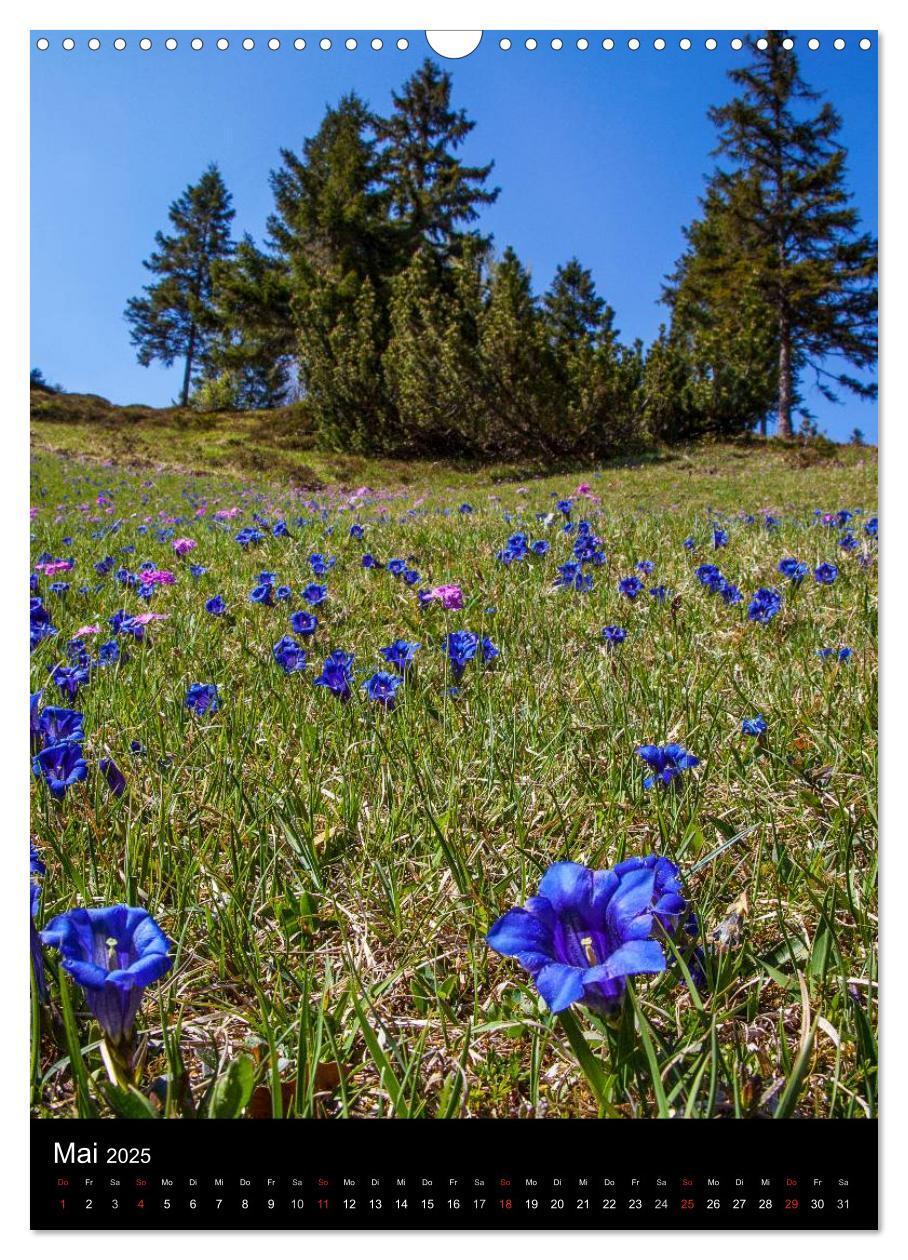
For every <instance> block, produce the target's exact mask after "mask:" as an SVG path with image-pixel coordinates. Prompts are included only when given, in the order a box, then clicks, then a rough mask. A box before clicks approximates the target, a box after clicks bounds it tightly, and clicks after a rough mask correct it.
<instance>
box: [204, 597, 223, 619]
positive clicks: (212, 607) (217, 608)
mask: <svg viewBox="0 0 908 1260" xmlns="http://www.w3.org/2000/svg"><path fill="white" fill-rule="evenodd" d="M205 611H206V612H207V613H211V615H212V617H221V616H223V614H224V613H225V612H226V611H227V604H226V603H225V601H224V596H223V595H212V597H211V599H206V600H205Z"/></svg>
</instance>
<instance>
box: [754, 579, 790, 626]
mask: <svg viewBox="0 0 908 1260" xmlns="http://www.w3.org/2000/svg"><path fill="white" fill-rule="evenodd" d="M781 607H782V596H781V595H780V594H779V592H778V591H774V590H771V589H768V588H767V587H765V586H761V587H760V589H759V590H758V591H757V592H756V594H755V595H754V596H753V597H752V598H751V601H750V605H749V606H748V609H747V616H748V618H749V619H750V620H751V621H757V622H759V623H760V624H761V625H764V626H765V625H768V624H769V622H770V621H772V619H773V617H775V615H776V614H777V613H778V611H779V609H780V608H781Z"/></svg>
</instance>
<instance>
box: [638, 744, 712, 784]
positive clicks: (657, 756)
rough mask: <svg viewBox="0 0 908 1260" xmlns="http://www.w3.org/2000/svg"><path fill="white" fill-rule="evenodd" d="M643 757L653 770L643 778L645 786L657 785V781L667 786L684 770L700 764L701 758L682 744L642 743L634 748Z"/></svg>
mask: <svg viewBox="0 0 908 1260" xmlns="http://www.w3.org/2000/svg"><path fill="white" fill-rule="evenodd" d="M634 751H635V752H636V754H637V756H638V757H642V758H643V760H644V761H645V762H646V764H647V765H648V766H649V767H650V769H651V770H652V771H653V773H652V774H651V775H648V776H647V778H645V779H644V780H643V786H644V787H645V788H647V789H648V788H651V787H655V785H656V784H657V783H661V784H663V786H665V787H667V786H668V785H669V783H671V781H672V780H673V779H674V778H676V777H677V776H678V775H679V774H681V773H682V771H684V770H692V769H693V768H694V766H699V764H700V758H699V757H695V756H694V755H693V753H689V752H688V751H687V749H686V748H683V747H682V746H681V745H680V744H663V745H661V746H660V745H659V744H641V745H640V746H639V747H638V748H636V749H635V750H634Z"/></svg>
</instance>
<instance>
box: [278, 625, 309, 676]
mask: <svg viewBox="0 0 908 1260" xmlns="http://www.w3.org/2000/svg"><path fill="white" fill-rule="evenodd" d="M271 654H272V655H273V657H274V659H275V660H276V661H277V663H278V665H280V667H281V669H282V670H283V671H284V673H285V674H298V673H299V672H300V671H301V670H303V669H305V668H306V653H305V652H304V651H303V649H302V647H300V645H299V644H298V643H297V641H296V639H294V638H291V636H290V635H289V634H285V635H284V636H283V638H281V639H278V641H277V643H275V645H274V647H273V648H272V649H271Z"/></svg>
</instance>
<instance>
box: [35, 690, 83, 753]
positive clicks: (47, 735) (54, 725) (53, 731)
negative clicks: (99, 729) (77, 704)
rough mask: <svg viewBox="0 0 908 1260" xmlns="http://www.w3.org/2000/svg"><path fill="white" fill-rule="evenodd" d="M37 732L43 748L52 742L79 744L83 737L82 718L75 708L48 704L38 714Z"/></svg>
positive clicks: (50, 745) (49, 745)
mask: <svg viewBox="0 0 908 1260" xmlns="http://www.w3.org/2000/svg"><path fill="white" fill-rule="evenodd" d="M39 694H40V693H39ZM37 732H38V734H39V735H40V737H41V743H42V744H43V745H44V747H45V748H50V747H52V746H53V745H54V744H81V743H82V742H83V740H84V739H85V727H84V718H83V717H82V714H81V713H80V712H79V711H78V710H77V709H61V708H58V707H57V706H56V705H52V704H49V705H47V707H46V708H44V709H42V710H41V713H40V714H39V716H38V720H37Z"/></svg>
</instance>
